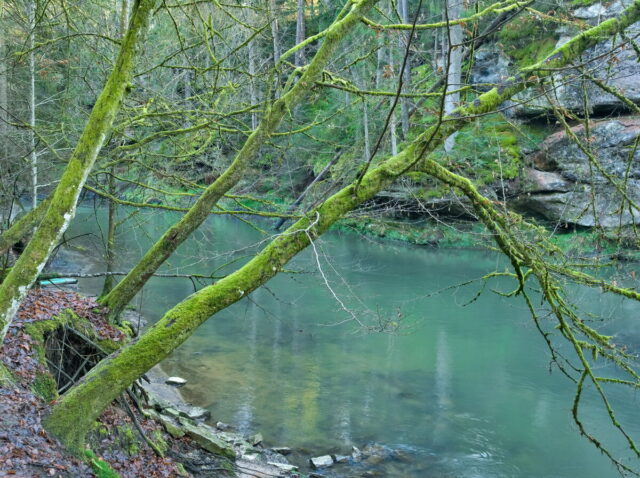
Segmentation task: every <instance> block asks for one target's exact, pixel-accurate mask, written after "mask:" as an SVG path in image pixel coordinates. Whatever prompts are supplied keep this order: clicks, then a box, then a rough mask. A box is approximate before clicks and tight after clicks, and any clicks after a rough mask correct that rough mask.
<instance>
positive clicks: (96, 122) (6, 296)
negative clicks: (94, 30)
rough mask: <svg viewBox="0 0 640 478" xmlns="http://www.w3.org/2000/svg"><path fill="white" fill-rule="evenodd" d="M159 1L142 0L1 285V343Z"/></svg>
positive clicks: (70, 204) (54, 239)
mask: <svg viewBox="0 0 640 478" xmlns="http://www.w3.org/2000/svg"><path fill="white" fill-rule="evenodd" d="M155 3H156V0H138V1H137V2H136V4H135V7H134V14H133V16H132V19H131V23H130V25H129V31H128V32H127V34H126V36H125V38H124V39H123V41H122V44H121V47H120V52H119V53H118V58H117V60H116V64H115V66H114V68H113V71H112V72H111V74H110V75H109V78H108V80H107V83H106V84H105V87H104V89H103V90H102V92H101V93H100V96H99V97H98V99H97V101H96V103H95V106H94V107H93V110H92V111H91V114H90V115H89V119H88V121H87V124H86V125H85V128H84V131H83V132H82V135H81V136H80V139H79V140H78V144H77V145H76V147H75V149H74V151H73V153H72V155H71V157H70V158H69V163H68V164H67V167H66V168H65V170H64V173H63V175H62V178H61V179H60V183H59V184H58V187H57V188H56V190H55V192H54V193H53V197H52V199H51V203H50V205H49V207H48V208H47V210H46V213H45V214H44V217H43V219H42V221H41V222H40V225H39V226H38V229H37V230H36V232H35V234H34V236H33V238H32V239H31V241H29V244H28V245H27V248H26V249H25V251H24V252H23V253H22V255H21V256H20V258H19V259H18V261H17V262H16V264H15V265H14V267H13V268H12V269H11V272H10V273H9V275H8V276H7V277H6V278H5V280H4V281H3V282H2V284H1V285H0V342H1V341H3V340H4V337H5V334H6V332H7V329H8V327H9V325H10V324H11V320H12V319H13V316H14V314H15V313H16V311H17V310H18V307H19V306H20V303H21V302H22V300H23V299H24V296H25V295H26V293H27V291H28V289H29V287H31V285H32V284H33V282H34V281H35V280H36V278H37V277H38V274H40V271H41V270H42V268H43V267H44V265H45V263H46V262H47V260H48V259H49V255H50V254H51V251H52V250H53V248H54V247H55V246H56V245H57V244H58V241H59V240H60V237H61V236H62V234H63V233H64V231H65V230H66V229H67V226H68V225H69V222H70V221H71V219H72V218H73V217H74V215H75V211H76V204H77V201H78V196H79V195H80V192H81V191H82V186H83V185H84V183H85V181H86V179H87V176H88V174H89V171H90V170H91V168H92V167H93V164H94V162H95V160H96V158H97V156H98V153H99V152H100V149H101V148H102V145H103V144H104V142H105V139H106V137H107V134H108V132H109V130H110V129H111V126H112V124H113V120H114V118H115V116H116V113H117V112H118V110H119V108H120V103H121V102H122V99H123V98H124V95H125V93H126V91H127V89H128V88H130V83H129V81H130V78H131V74H132V72H133V67H134V58H135V53H136V49H137V47H138V46H139V45H140V41H141V39H142V38H143V35H144V33H145V32H146V29H147V24H148V21H149V18H150V16H151V14H152V12H153V7H154V5H155Z"/></svg>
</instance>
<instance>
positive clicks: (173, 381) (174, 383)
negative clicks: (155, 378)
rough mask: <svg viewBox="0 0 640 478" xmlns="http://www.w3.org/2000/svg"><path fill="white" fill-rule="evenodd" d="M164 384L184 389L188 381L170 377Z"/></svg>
mask: <svg viewBox="0 0 640 478" xmlns="http://www.w3.org/2000/svg"><path fill="white" fill-rule="evenodd" d="M164 383H166V384H167V385H172V386H174V387H182V386H183V385H184V384H185V383H187V380H186V379H184V378H182V377H169V378H167V379H166V380H165V381H164Z"/></svg>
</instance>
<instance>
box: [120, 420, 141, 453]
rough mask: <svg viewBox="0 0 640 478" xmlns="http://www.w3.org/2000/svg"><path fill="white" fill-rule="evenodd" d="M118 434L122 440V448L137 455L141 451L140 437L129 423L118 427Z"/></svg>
mask: <svg viewBox="0 0 640 478" xmlns="http://www.w3.org/2000/svg"><path fill="white" fill-rule="evenodd" d="M118 434H119V435H120V438H121V440H122V448H123V449H124V450H125V451H126V452H127V453H128V454H129V455H130V456H134V455H137V454H138V452H139V451H140V445H139V443H138V438H137V436H136V434H135V432H134V431H133V428H131V427H130V426H129V425H123V426H121V427H118Z"/></svg>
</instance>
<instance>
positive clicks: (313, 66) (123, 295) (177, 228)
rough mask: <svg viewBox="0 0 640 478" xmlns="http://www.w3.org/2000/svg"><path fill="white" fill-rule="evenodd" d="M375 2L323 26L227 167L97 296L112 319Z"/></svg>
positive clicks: (233, 179) (231, 182)
mask: <svg viewBox="0 0 640 478" xmlns="http://www.w3.org/2000/svg"><path fill="white" fill-rule="evenodd" d="M374 3H375V0H363V1H361V2H359V3H357V4H356V5H355V6H354V7H353V8H352V10H351V11H350V12H349V13H348V14H347V15H346V16H340V17H339V18H340V19H339V20H337V21H336V22H334V23H333V24H332V25H331V26H330V27H329V28H328V29H327V34H326V36H325V38H324V41H323V43H322V46H321V47H320V48H319V49H318V52H317V53H316V54H315V56H314V57H313V59H312V60H311V62H310V63H309V64H308V65H307V67H306V68H305V70H304V73H303V74H302V76H301V77H300V79H299V80H298V81H297V82H295V84H293V86H292V87H291V89H290V90H289V91H287V92H286V93H285V94H284V95H282V96H281V97H280V98H279V99H278V100H276V101H275V102H274V103H273V104H272V105H271V106H270V108H268V109H267V111H266V112H265V114H264V117H263V119H262V120H261V121H260V123H259V124H258V127H257V128H256V129H255V130H254V131H253V132H252V133H251V135H250V136H249V137H248V138H247V140H246V141H245V143H244V145H243V146H242V148H241V149H240V151H239V152H238V154H237V155H236V157H235V159H234V160H233V162H232V163H231V165H230V166H229V167H228V168H227V170H226V171H225V172H224V173H223V174H222V175H221V176H220V177H219V178H218V179H216V180H215V181H214V182H213V183H212V184H211V185H209V186H208V187H207V189H206V190H205V191H204V192H203V193H202V195H201V196H200V198H198V201H196V203H195V204H194V205H193V206H192V207H191V208H190V209H189V211H188V212H187V213H186V214H185V215H184V216H183V217H182V218H181V219H180V221H178V222H177V223H176V224H174V225H173V226H171V227H170V228H169V229H168V230H167V231H166V232H165V233H164V234H163V235H162V237H161V238H160V239H158V241H156V243H155V244H154V245H153V246H151V248H150V249H149V250H148V251H147V253H146V254H145V255H144V257H143V258H142V259H141V260H140V261H139V262H138V263H137V264H136V266H135V267H134V268H133V269H132V270H131V271H130V272H129V274H127V275H126V276H125V278H124V279H122V280H121V281H120V282H119V283H118V285H116V286H115V287H114V289H113V290H112V291H111V292H110V293H109V294H108V295H106V296H105V297H103V298H102V299H101V304H102V305H104V306H106V307H108V308H109V317H110V319H111V320H115V318H116V317H117V316H118V315H119V314H120V312H122V310H123V309H124V307H125V306H126V305H127V304H128V303H129V302H130V301H131V299H133V298H134V297H135V295H136V294H137V293H138V292H139V291H140V289H141V288H142V286H144V284H145V283H146V282H147V280H148V279H149V278H150V277H151V276H152V275H153V273H154V272H156V271H157V270H158V268H159V267H160V266H161V265H162V264H163V263H164V261H165V260H167V259H168V258H169V257H170V256H171V254H173V252H174V251H175V250H176V249H177V248H178V246H179V245H180V244H182V243H183V242H184V241H185V240H186V239H187V238H188V237H189V236H190V235H191V233H192V232H193V231H195V230H196V229H197V228H198V227H199V226H200V225H201V224H202V223H203V222H204V220H205V219H206V218H207V217H209V213H210V212H211V209H212V208H213V207H214V206H215V204H216V203H217V202H218V200H219V199H220V198H221V197H222V196H223V195H224V194H225V193H226V192H227V191H229V190H230V189H231V188H232V187H233V186H235V185H236V184H237V183H238V181H240V179H242V177H243V176H242V175H243V173H244V171H245V170H246V169H247V166H248V165H249V163H250V162H251V161H252V160H253V159H254V158H255V157H256V155H257V153H258V151H259V149H260V148H261V147H262V145H263V144H264V142H265V141H267V140H268V139H269V137H270V136H271V134H272V133H273V132H274V131H275V129H276V128H277V127H278V125H279V124H280V122H281V120H282V119H283V118H284V117H285V115H287V114H289V112H291V111H293V109H294V108H295V106H296V105H298V104H300V102H301V101H302V100H303V99H304V98H306V97H307V96H308V95H309V93H310V91H311V86H312V85H313V84H314V83H315V82H316V80H318V78H320V75H321V74H322V71H323V69H324V67H325V66H326V64H327V62H328V61H329V60H330V58H331V56H332V55H333V53H334V52H335V51H336V49H337V48H338V46H339V45H340V43H341V41H342V40H343V38H344V37H345V35H346V33H347V32H348V31H349V29H351V28H352V27H353V26H354V25H357V24H358V23H359V22H360V20H361V19H362V17H363V16H364V14H365V13H366V11H367V10H368V9H369V8H370V7H371V5H373V4H374Z"/></svg>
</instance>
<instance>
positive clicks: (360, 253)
mask: <svg viewBox="0 0 640 478" xmlns="http://www.w3.org/2000/svg"><path fill="white" fill-rule="evenodd" d="M92 215H93V210H91V209H90V208H81V210H80V211H79V215H78V218H77V220H76V221H75V222H74V223H73V225H72V227H71V230H70V231H69V233H68V234H67V235H68V236H69V237H71V236H74V235H77V234H82V233H86V232H92V233H93V235H91V236H83V237H81V238H79V239H76V240H75V242H76V243H84V244H85V245H89V246H90V247H91V248H94V249H95V250H97V251H99V250H101V246H100V244H101V238H100V229H99V228H98V227H97V226H96V222H95V220H93V219H91V217H92ZM100 215H101V216H103V213H102V212H100ZM175 218H176V216H173V215H171V214H164V215H161V214H153V215H146V214H142V215H138V216H136V218H134V219H132V220H131V221H129V222H128V224H130V225H133V226H134V227H130V228H128V229H127V230H126V231H124V230H123V232H122V234H120V235H119V236H118V250H119V253H118V261H119V266H118V269H125V270H126V269H127V268H128V267H129V266H130V265H131V264H133V263H134V261H135V259H136V258H137V257H139V256H140V254H141V252H142V251H144V250H145V248H146V247H147V246H148V245H149V244H150V241H151V240H152V239H153V238H155V237H156V236H157V235H158V232H159V231H162V230H163V229H164V228H165V227H166V226H167V225H168V224H170V223H171V221H173V220H175ZM266 226H268V225H266V224H265V227H266ZM263 239H264V236H263V235H261V234H260V233H259V232H257V231H256V230H254V229H252V228H250V227H249V226H247V225H246V224H244V223H242V222H240V221H239V220H236V219H223V218H216V219H211V220H210V221H209V222H207V224H206V225H205V226H204V227H202V228H201V229H200V230H199V232H197V233H196V234H195V235H194V237H193V238H192V239H191V240H190V241H189V242H188V243H186V244H184V245H183V246H182V247H181V248H180V249H179V251H178V253H177V254H176V255H175V257H173V258H172V259H171V261H170V263H169V264H167V266H166V267H165V268H164V270H165V271H167V272H179V273H193V272H199V273H207V274H208V273H211V272H212V271H213V270H214V269H217V268H220V267H221V266H223V265H224V264H226V263H228V262H230V261H236V262H234V264H233V265H230V266H227V267H226V268H224V267H223V268H222V269H220V270H218V272H217V273H224V272H229V271H231V270H233V268H234V267H237V265H239V264H241V263H242V262H243V261H246V258H247V257H248V256H249V255H250V254H251V252H252V251H253V250H255V247H256V243H257V242H258V241H260V240H263ZM317 253H318V254H317V255H316V254H313V253H312V251H311V250H307V251H305V252H303V253H302V254H300V255H299V256H298V257H297V258H296V259H295V260H294V261H293V262H292V263H291V264H290V265H289V268H290V269H292V270H295V271H296V272H297V273H292V274H281V275H279V276H278V277H276V278H275V279H273V280H272V281H271V282H269V283H268V285H267V288H262V289H259V290H258V291H256V292H254V293H253V294H251V296H250V297H249V298H248V299H244V300H242V301H240V302H239V303H237V304H235V305H234V306H232V307H230V308H229V309H227V310H225V311H223V312H221V313H220V314H218V315H217V316H215V317H213V318H211V319H210V320H209V321H208V322H207V323H205V324H204V325H203V326H202V327H200V329H198V330H197V332H196V333H195V334H194V335H193V336H192V337H191V338H190V339H189V340H188V341H187V342H186V343H185V344H184V345H183V346H181V347H180V348H179V349H178V350H176V351H175V353H173V355H172V356H171V357H170V358H168V359H167V360H166V361H165V362H164V363H163V367H164V368H165V370H166V371H167V372H168V373H170V374H171V375H179V376H182V377H184V378H186V379H187V380H188V384H187V385H186V386H185V387H184V388H183V389H182V391H183V393H184V395H185V397H186V398H187V399H188V400H189V401H191V402H193V403H194V404H196V405H200V406H203V407H206V408H208V409H209V410H211V412H212V416H213V421H214V423H215V421H223V422H226V423H230V424H232V425H234V426H236V427H237V428H238V429H239V430H241V431H246V432H257V431H259V432H261V433H262V434H263V436H264V440H265V443H266V444H268V445H272V446H275V445H286V446H289V447H292V448H294V449H295V450H297V452H298V453H297V455H296V456H297V458H298V459H299V460H302V459H303V458H305V457H306V458H308V456H310V455H317V454H323V453H327V452H328V453H344V454H347V453H349V452H350V450H351V446H353V445H355V446H358V447H363V446H364V445H366V444H367V443H372V442H375V443H379V444H383V445H385V446H388V447H390V448H392V449H394V450H401V451H402V456H403V457H404V460H402V461H393V462H390V463H386V464H382V465H380V466H379V467H377V468H376V471H377V473H378V476H389V477H426V478H431V477H432V478H436V477H438V478H442V477H460V478H480V477H483V478H484V477H523V478H572V477H583V478H603V477H605V478H606V477H614V476H617V473H616V471H615V469H614V467H613V466H612V465H611V464H610V463H609V461H608V460H607V459H606V458H605V457H604V456H602V455H601V454H600V453H599V452H597V451H596V450H595V448H594V447H593V446H592V445H590V444H589V443H588V442H587V441H586V440H585V439H584V438H581V437H580V436H579V434H578V431H577V427H576V426H575V425H574V424H573V423H572V420H571V415H570V409H571V405H572V399H573V392H574V386H573V384H572V383H571V382H569V380H568V379H567V378H566V377H564V376H562V375H561V374H560V373H559V372H558V371H557V370H554V371H553V372H552V373H549V353H548V352H547V350H546V347H545V345H544V342H543V340H542V338H541V336H540V335H539V333H538V332H537V331H536V330H535V327H534V325H533V322H532V320H531V319H530V317H529V315H528V312H527V310H526V309H525V307H524V303H523V302H522V301H521V300H519V299H506V298H503V297H501V296H499V295H496V294H494V293H492V292H491V291H490V290H489V289H490V288H489V287H488V288H487V290H486V291H485V292H484V293H483V294H482V295H481V296H480V297H479V298H478V299H477V300H475V301H474V302H473V303H471V304H469V305H465V304H467V302H468V301H469V300H470V299H472V298H473V297H474V296H475V295H476V292H477V291H478V290H479V287H480V284H479V283H475V284H472V285H468V286H465V287H461V288H450V289H447V288H449V287H451V286H454V285H456V284H460V283H462V282H465V281H468V280H470V279H475V278H478V277H481V276H482V275H483V274H486V273H487V272H490V271H493V270H496V269H504V262H503V261H502V260H500V258H498V257H497V256H496V255H495V254H492V253H485V252H479V251H466V250H432V249H424V248H417V247H409V246H405V245H401V244H393V243H385V244H379V243H377V242H372V241H370V240H367V239H365V238H361V237H359V236H356V235H351V234H338V233H330V234H328V235H327V236H326V237H324V238H323V239H322V240H321V241H319V242H318V244H317ZM318 260H319V261H320V264H321V270H322V271H323V273H324V276H325V277H326V280H327V281H328V282H329V284H330V285H331V290H329V288H327V286H326V283H325V279H324V278H323V277H322V276H321V274H319V273H318ZM101 267H102V266H101V265H99V264H97V265H96V266H95V268H96V269H101ZM631 269H633V267H630V268H628V269H626V270H625V271H622V272H619V273H620V274H621V275H622V276H621V277H622V278H621V279H620V280H624V277H626V275H627V274H628V273H629V272H630V270H631ZM639 272H640V271H639ZM100 284H101V280H100V279H95V280H93V279H87V280H83V281H82V283H81V288H82V289H83V290H90V291H97V290H99V287H100ZM491 285H492V287H495V288H501V289H503V290H505V291H506V290H508V289H509V287H510V286H511V285H510V284H509V283H507V282H502V283H500V282H493V283H491ZM193 287H194V285H193V284H192V282H191V281H189V280H188V279H166V278H154V279H152V280H151V281H150V283H149V284H148V286H147V287H146V288H145V289H144V292H143V293H142V294H141V296H140V297H138V299H137V300H136V305H137V306H139V307H140V309H141V312H142V313H143V314H144V315H145V316H146V317H147V318H148V319H149V320H151V321H154V320H157V319H158V318H159V317H160V316H161V314H162V313H163V311H165V310H167V309H168V308H169V307H171V306H173V305H175V304H176V303H177V302H178V301H180V300H181V299H182V298H184V297H185V296H187V295H188V294H190V293H191V292H193V290H194V289H193ZM443 289H446V290H443ZM438 291H440V292H439V293H436V292H438ZM334 294H335V295H336V296H337V297H338V298H339V300H340V301H341V302H342V304H341V303H340V302H338V301H337V300H336V298H335V297H334ZM573 299H574V301H575V302H576V303H578V304H579V305H580V306H582V307H584V308H585V309H587V310H589V311H591V312H592V313H594V314H598V316H600V317H603V318H604V319H606V320H605V321H604V322H603V323H602V327H603V329H604V330H607V331H608V332H616V333H617V334H618V336H619V337H618V339H619V340H620V341H624V342H626V343H628V344H629V347H630V348H631V349H632V350H634V347H635V350H638V351H640V345H639V344H640V322H639V321H638V313H639V311H640V307H639V305H640V304H634V303H631V302H628V301H622V300H620V299H618V298H613V297H609V296H602V295H600V294H598V293H597V292H596V291H587V290H583V289H575V290H574V293H573ZM343 306H344V307H343ZM352 313H353V314H354V315H355V317H357V318H358V320H361V321H363V322H365V323H366V324H368V325H371V324H374V323H376V322H378V321H380V320H382V321H387V322H388V321H395V322H399V324H400V328H399V330H398V331H397V332H396V333H393V334H389V333H368V332H364V331H363V330H362V328H361V327H359V326H357V324H356V323H355V321H354V320H353V318H352V315H351V314H352ZM613 400H614V404H615V405H616V407H617V410H618V412H619V418H620V420H621V421H623V422H624V423H625V424H627V425H628V427H629V430H630V431H631V432H632V433H634V434H635V436H636V437H637V438H640V409H639V407H638V397H636V396H635V395H633V394H629V393H626V394H625V393H623V392H622V391H620V392H613ZM581 411H582V413H583V416H584V420H585V422H586V423H587V424H588V425H589V426H590V427H592V430H594V431H597V432H598V433H599V434H600V435H599V436H600V437H601V438H605V439H606V440H607V442H608V443H609V444H610V445H611V447H612V449H614V450H616V451H618V452H620V453H622V455H623V456H624V446H623V443H622V441H621V440H620V438H619V436H618V435H617V434H616V433H615V431H614V430H613V429H612V427H611V426H610V425H609V424H608V422H607V419H606V415H605V413H604V412H603V411H602V408H601V407H600V406H599V405H598V403H597V401H596V400H595V399H594V397H591V396H589V397H587V399H586V400H585V403H584V404H583V406H582V408H581ZM295 459H296V457H294V460H295ZM630 463H632V462H630ZM338 471H339V472H342V473H345V475H348V476H362V475H361V474H359V473H360V472H359V471H358V468H357V467H355V468H354V467H351V468H350V467H349V466H347V465H338V466H336V467H335V468H334V469H333V470H332V472H338Z"/></svg>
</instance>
